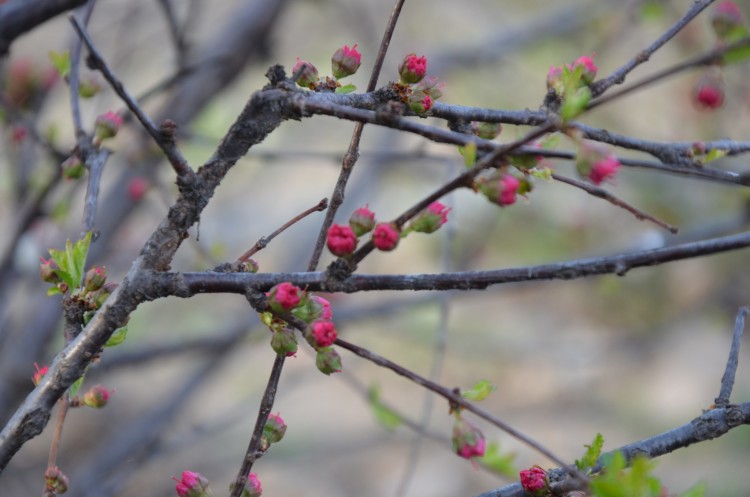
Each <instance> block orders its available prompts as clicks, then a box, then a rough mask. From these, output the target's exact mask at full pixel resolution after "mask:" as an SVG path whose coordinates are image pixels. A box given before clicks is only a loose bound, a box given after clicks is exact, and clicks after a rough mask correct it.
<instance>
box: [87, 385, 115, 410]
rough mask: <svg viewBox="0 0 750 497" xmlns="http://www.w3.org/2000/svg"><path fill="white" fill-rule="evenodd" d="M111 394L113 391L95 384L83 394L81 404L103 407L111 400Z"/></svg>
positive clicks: (97, 407)
mask: <svg viewBox="0 0 750 497" xmlns="http://www.w3.org/2000/svg"><path fill="white" fill-rule="evenodd" d="M110 394H111V392H110V391H109V390H107V389H106V388H104V387H103V386H101V385H96V386H93V387H91V388H90V389H89V390H88V392H86V393H85V394H84V395H83V398H82V399H81V404H83V405H85V406H88V407H93V408H94V409H101V408H102V407H104V406H106V405H107V403H108V402H109V396H110Z"/></svg>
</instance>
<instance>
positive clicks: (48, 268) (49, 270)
mask: <svg viewBox="0 0 750 497" xmlns="http://www.w3.org/2000/svg"><path fill="white" fill-rule="evenodd" d="M39 260H40V261H42V263H41V264H39V276H40V277H41V278H42V281H44V282H45V283H59V282H60V277H59V276H58V275H57V273H56V271H57V270H58V269H60V267H59V266H58V265H57V263H56V262H55V260H54V259H52V258H51V257H50V258H49V259H45V258H44V257H40V258H39Z"/></svg>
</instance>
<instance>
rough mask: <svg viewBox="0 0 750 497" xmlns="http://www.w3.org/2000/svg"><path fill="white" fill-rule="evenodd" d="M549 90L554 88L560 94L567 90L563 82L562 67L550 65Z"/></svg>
mask: <svg viewBox="0 0 750 497" xmlns="http://www.w3.org/2000/svg"><path fill="white" fill-rule="evenodd" d="M547 90H554V91H555V93H557V94H558V95H562V94H563V92H564V90H565V83H564V82H563V70H562V67H559V66H558V67H556V66H550V68H549V71H547Z"/></svg>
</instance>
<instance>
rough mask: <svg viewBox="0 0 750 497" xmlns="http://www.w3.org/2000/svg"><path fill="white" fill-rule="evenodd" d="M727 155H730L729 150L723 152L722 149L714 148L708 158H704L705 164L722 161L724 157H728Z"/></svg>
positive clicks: (707, 155)
mask: <svg viewBox="0 0 750 497" xmlns="http://www.w3.org/2000/svg"><path fill="white" fill-rule="evenodd" d="M727 153H729V152H728V151H727V150H723V149H720V148H712V149H711V150H709V151H708V153H707V154H706V156H705V157H704V158H703V163H704V164H706V163H708V162H711V161H713V160H716V159H721V158H722V157H724V156H725V155H727Z"/></svg>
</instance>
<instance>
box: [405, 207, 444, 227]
mask: <svg viewBox="0 0 750 497" xmlns="http://www.w3.org/2000/svg"><path fill="white" fill-rule="evenodd" d="M448 212H450V208H449V207H446V206H445V205H443V204H442V203H441V202H433V203H431V204H430V205H428V206H427V208H426V209H425V210H423V211H422V212H420V213H419V214H418V215H417V216H416V217H415V218H414V219H413V220H412V222H411V224H410V225H409V231H416V232H418V233H432V232H434V231H437V230H438V229H439V228H440V227H441V226H442V225H444V224H445V223H447V222H448Z"/></svg>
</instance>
